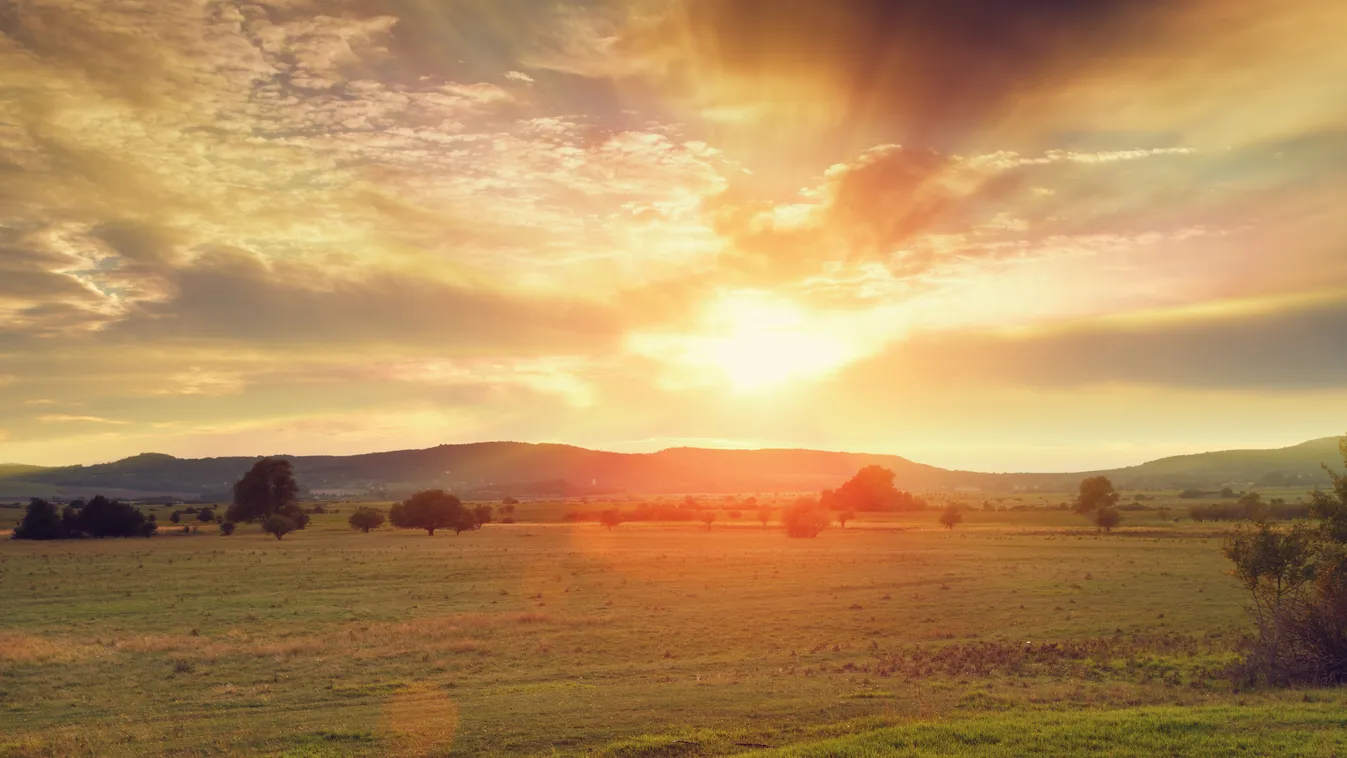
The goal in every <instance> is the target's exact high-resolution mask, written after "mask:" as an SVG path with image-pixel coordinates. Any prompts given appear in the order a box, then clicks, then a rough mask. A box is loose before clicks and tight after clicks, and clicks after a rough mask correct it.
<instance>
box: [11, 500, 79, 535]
mask: <svg viewBox="0 0 1347 758" xmlns="http://www.w3.org/2000/svg"><path fill="white" fill-rule="evenodd" d="M10 536H11V537H12V538H14V539H16V540H55V539H60V538H62V537H64V536H66V533H65V529H64V528H63V527H62V524H61V516H60V514H58V513H57V512H56V506H55V505H53V504H52V503H51V502H49V501H47V500H43V499H42V498H40V497H35V498H33V499H32V500H29V501H28V508H27V509H26V510H25V511H24V514H23V519H22V520H21V521H19V523H18V525H17V526H15V527H14V532H13V533H12V534H11V535H10Z"/></svg>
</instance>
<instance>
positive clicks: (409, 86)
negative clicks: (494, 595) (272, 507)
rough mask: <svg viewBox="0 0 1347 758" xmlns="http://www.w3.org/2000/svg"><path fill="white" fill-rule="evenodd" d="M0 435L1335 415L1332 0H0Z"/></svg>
mask: <svg viewBox="0 0 1347 758" xmlns="http://www.w3.org/2000/svg"><path fill="white" fill-rule="evenodd" d="M8 8H9V10H6V9H5V8H0V462H23V463H36V464H68V463H93V462H99V461H105V460H112V459H116V458H121V457H125V456H128V455H132V454H135V453H139V452H144V451H156V452H164V453H169V454H174V455H179V456H193V457H195V456H215V455H238V454H246V455H255V454H274V453H291V454H309V453H333V454H343V453H355V452H366V451H372V450H385V449H400V448H412V447H427V446H431V445H435V444H440V443H445V442H470V441H478V440H497V439H512V440H524V441H540V442H541V441H557V442H567V443H573V444H577V445H583V446H587V447H595V448H602V449H611V450H624V451H638V450H640V451H644V450H654V449H659V448H663V447H670V446H678V445H705V446H716V447H808V448H817V449H832V450H855V451H867V452H884V453H896V454H899V455H904V456H907V457H909V458H912V459H914V460H918V461H922V462H925V463H931V464H935V465H942V466H951V467H961V468H973V469H980V470H998V471H1004V470H1079V469H1089V468H1097V467H1105V466H1113V465H1123V464H1131V463H1136V462H1139V461H1142V460H1145V459H1149V458H1155V457H1160V456H1163V455H1169V454H1176V453H1185V452H1196V451H1201V450H1209V449H1219V448H1231V447H1271V446H1280V445H1287V444H1293V443H1296V442H1300V441H1303V440H1305V439H1308V438H1311V437H1319V436H1327V435H1330V434H1338V433H1341V432H1342V431H1343V428H1344V425H1345V422H1344V419H1347V339H1344V336H1343V335H1347V214H1344V213H1343V212H1342V207H1343V203H1344V201H1347V52H1345V51H1344V47H1343V45H1342V44H1341V40H1340V39H1339V37H1340V36H1341V30H1342V29H1343V28H1347V5H1344V4H1341V3H1331V2H1316V1H1314V0H1291V1H1290V2H1287V1H1286V0H1279V1H1276V2H1274V1H1272V0H1249V1H1248V2H1238V3H1232V2H1228V0H1222V1H1219V2H1218V1H1217V0H1178V1H1177V2H1134V1H1124V0H1082V1H1081V2H1075V3H1060V2H1055V1H1053V0H1025V1H1024V2H1018V3H986V2H963V1H960V0H946V1H944V2H933V1H932V2H927V1H926V0H913V2H908V3H897V2H883V1H881V0H836V1H835V2H827V3H823V2H813V1H812V0H772V1H769V0H661V1H660V2H654V1H653V0H652V1H650V2H640V1H637V2H631V1H623V0H584V1H581V0H576V1H575V2H551V1H548V2H542V1H533V0H478V1H474V0H118V1H117V2H111V1H108V2H102V1H99V0H91V1H85V0H14V2H12V3H11V4H10V5H9V6H8Z"/></svg>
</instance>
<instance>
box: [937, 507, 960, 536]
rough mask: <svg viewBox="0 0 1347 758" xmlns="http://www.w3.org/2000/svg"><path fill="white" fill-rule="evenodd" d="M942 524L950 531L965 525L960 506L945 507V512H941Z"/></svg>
mask: <svg viewBox="0 0 1347 758" xmlns="http://www.w3.org/2000/svg"><path fill="white" fill-rule="evenodd" d="M940 523H941V525H942V526H944V527H945V528H946V529H949V530H950V531H953V530H954V527H955V526H958V525H959V524H961V523H963V514H962V513H960V512H959V506H957V505H953V504H950V505H947V506H945V510H943V511H941V512H940Z"/></svg>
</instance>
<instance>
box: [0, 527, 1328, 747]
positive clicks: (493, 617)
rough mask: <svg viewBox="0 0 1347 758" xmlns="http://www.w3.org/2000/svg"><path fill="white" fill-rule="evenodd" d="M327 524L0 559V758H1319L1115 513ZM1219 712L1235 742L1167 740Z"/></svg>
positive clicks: (1293, 716) (1198, 552) (1195, 585)
mask: <svg viewBox="0 0 1347 758" xmlns="http://www.w3.org/2000/svg"><path fill="white" fill-rule="evenodd" d="M339 507H340V508H342V510H343V511H345V512H343V513H338V514H332V515H326V516H317V517H315V521H314V524H313V525H312V527H311V528H310V529H308V530H305V531H303V532H300V533H296V534H293V535H291V536H289V537H287V538H286V539H285V540H283V541H280V542H278V541H276V540H274V539H272V538H270V537H267V536H265V535H262V534H259V533H258V532H257V528H256V527H255V526H247V525H244V526H241V527H240V530H239V532H238V533H237V534H236V535H234V536H232V537H228V538H225V537H221V536H219V535H217V534H215V533H213V532H212V531H211V529H212V527H207V528H205V529H204V530H203V532H202V533H201V534H198V535H191V536H183V535H180V534H173V535H164V536H161V537H156V538H154V539H151V540H142V539H131V540H84V541H71V542H63V543H45V544H44V543H25V542H16V541H8V540H6V541H3V542H0V609H3V613H0V756H58V755H59V756H66V755H99V756H139V755H198V756H208V755H236V754H255V755H275V756H281V755H286V756H325V755H370V756H374V755H423V754H456V755H457V754H462V755H475V754H483V753H488V754H528V755H534V754H540V753H554V752H555V753H559V754H586V753H601V754H603V753H606V754H612V755H684V754H687V755H692V754H696V755H710V754H730V753H738V752H744V751H747V750H752V749H754V746H757V745H770V746H782V745H797V746H799V748H798V749H800V750H805V751H808V750H814V751H822V752H815V753H811V754H832V753H829V752H828V751H829V750H831V749H832V748H830V747H828V745H830V744H832V743H828V742H826V741H827V740H833V739H837V740H841V741H842V742H839V743H837V744H838V745H844V744H845V745H851V747H839V748H838V749H839V750H842V749H845V750H853V749H854V750H857V751H861V752H854V753H847V754H856V755H866V754H869V753H866V752H864V751H865V750H872V751H873V750H882V748H881V747H876V746H882V745H883V744H884V743H883V741H884V740H894V739H909V737H908V736H903V735H909V736H910V738H911V739H912V740H917V741H916V742H913V743H912V744H913V745H915V746H916V747H914V748H912V749H913V750H918V749H920V750H927V751H928V752H929V751H935V752H940V751H941V750H942V748H940V747H939V746H940V745H942V744H954V743H942V742H940V740H946V741H948V740H957V738H956V737H954V736H941V735H952V734H955V733H963V732H960V731H959V730H965V729H966V730H972V731H969V732H967V733H969V734H982V733H987V734H992V735H1002V736H1001V737H998V739H1002V740H1003V741H1002V742H997V743H987V744H985V745H983V744H981V743H979V744H976V745H972V746H968V747H969V749H973V748H976V749H979V750H993V749H1003V750H1009V751H1011V752H1006V753H995V752H982V753H977V752H974V753H968V754H971V755H984V754H985V755H1000V754H1007V755H1009V754H1014V750H1015V749H1016V748H1015V746H1016V745H1018V744H1019V743H1015V742H1014V741H1013V740H1014V739H1020V737H1019V736H1017V735H1019V734H1020V733H1022V732H1024V731H1025V730H1026V729H1029V730H1037V731H1038V732H1039V733H1041V734H1043V735H1045V737H1044V739H1048V738H1051V739H1054V740H1060V744H1061V745H1063V746H1066V747H1065V749H1067V750H1077V746H1088V745H1091V744H1095V742H1092V740H1096V741H1097V740H1104V739H1105V738H1106V736H1107V735H1109V734H1114V733H1115V732H1116V729H1115V727H1113V726H1110V724H1113V723H1114V722H1115V721H1120V722H1125V723H1135V725H1136V726H1135V728H1137V729H1140V730H1142V731H1147V730H1149V731H1154V732H1157V736H1155V737H1154V739H1156V740H1160V739H1162V738H1163V739H1174V740H1180V739H1182V740H1188V741H1190V742H1191V741H1192V740H1199V738H1201V739H1208V738H1209V739H1210V740H1213V741H1212V742H1210V744H1212V745H1214V746H1216V747H1217V748H1219V749H1217V750H1216V751H1215V752H1218V753H1219V752H1224V751H1225V749H1226V748H1227V747H1228V746H1229V745H1233V744H1235V743H1233V742H1230V740H1235V739H1237V738H1238V739H1245V740H1248V741H1249V744H1250V745H1254V746H1258V745H1262V746H1264V747H1265V748H1266V749H1267V750H1268V751H1271V752H1274V753H1275V752H1280V748H1281V746H1282V745H1284V744H1290V743H1289V742H1287V741H1288V740H1299V739H1301V737H1302V736H1304V735H1306V734H1310V733H1311V732H1313V734H1310V737H1306V738H1305V739H1307V740H1309V741H1308V742H1305V743H1304V744H1305V745H1307V746H1309V747H1307V748H1306V749H1312V750H1320V748H1323V747H1324V746H1331V743H1329V742H1326V741H1325V740H1326V739H1328V738H1327V737H1320V736H1315V735H1318V731H1319V730H1320V727H1319V726H1316V725H1318V724H1320V723H1321V720H1322V719H1326V718H1329V716H1328V715H1326V714H1327V712H1328V711H1331V710H1332V708H1334V707H1337V708H1340V707H1341V705H1342V701H1341V700H1340V699H1336V696H1335V695H1333V696H1330V695H1323V696H1322V697H1324V698H1326V700H1325V702H1324V703H1304V702H1302V699H1303V698H1304V697H1305V693H1283V694H1276V695H1268V696H1252V695H1248V694H1241V693H1236V692H1234V691H1232V689H1231V687H1230V685H1229V684H1228V682H1227V680H1226V679H1225V678H1224V677H1223V676H1222V671H1223V669H1224V668H1225V667H1226V666H1227V665H1228V664H1229V663H1230V661H1231V660H1233V657H1234V655H1235V652H1234V651H1235V647H1236V644H1237V640H1238V638H1239V637H1240V635H1241V634H1243V632H1244V629H1245V621H1244V619H1243V617H1242V612H1241V610H1240V606H1239V596H1238V593H1237V591H1236V588H1235V586H1234V585H1233V582H1232V581H1231V580H1230V579H1229V578H1228V577H1226V576H1225V575H1224V571H1225V568H1226V567H1225V562H1224V559H1223V558H1222V557H1221V555H1220V552H1219V549H1218V547H1219V538H1220V533H1219V530H1220V529H1221V528H1222V527H1219V526H1216V527H1214V526H1212V525H1210V524H1192V523H1190V522H1184V523H1183V524H1178V525H1175V524H1171V523H1163V522H1160V521H1159V520H1158V519H1155V518H1154V517H1153V516H1151V519H1152V520H1151V521H1150V522H1148V521H1147V520H1146V518H1145V514H1138V515H1137V517H1136V518H1135V519H1132V520H1131V521H1130V522H1129V523H1132V524H1133V526H1131V527H1130V528H1129V529H1127V530H1125V532H1124V533H1122V534H1115V535H1112V536H1106V537H1105V536H1099V535H1097V534H1095V533H1094V532H1093V531H1092V530H1087V529H1085V528H1083V527H1082V526H1081V523H1082V521H1081V519H1080V518H1079V517H1078V516H1074V515H1072V514H1069V513H1063V512H1057V511H1023V512H982V511H977V512H971V513H969V514H968V520H967V523H966V524H965V525H964V526H962V527H960V528H959V529H957V530H955V531H954V532H952V533H951V532H947V531H945V530H943V529H938V528H935V525H934V520H935V517H936V514H935V513H924V514H915V515H911V514H909V515H901V516H894V517H889V518H883V519H874V520H869V521H862V522H861V523H856V524H854V525H853V526H849V527H848V528H847V529H846V530H840V529H835V528H834V529H831V530H829V531H827V532H825V533H824V534H823V535H822V536H821V537H820V538H818V539H816V540H790V539H787V538H785V537H784V536H783V534H782V533H781V532H780V530H779V529H766V530H764V529H762V528H760V527H758V526H757V524H756V523H753V522H751V519H749V518H745V519H743V520H742V521H741V522H740V523H738V524H732V523H731V522H728V521H721V522H718V523H717V525H716V527H715V528H713V529H711V530H709V531H708V530H706V529H703V528H702V527H700V525H691V524H689V525H655V524H629V525H623V526H621V527H619V528H618V529H616V530H614V531H612V532H608V531H605V530H603V529H601V528H599V527H598V526H595V525H592V524H581V525H567V524H514V525H491V526H488V527H487V528H484V529H482V530H481V531H479V532H473V533H465V534H463V535H461V536H458V537H455V536H454V535H453V534H452V533H448V534H441V535H436V536H435V537H433V538H432V537H427V536H426V535H425V534H424V532H421V533H416V532H401V531H392V530H388V529H384V530H380V531H378V532H375V533H372V534H368V535H364V534H359V533H354V532H351V531H350V530H348V529H346V528H345V524H344V519H345V517H346V515H347V513H349V508H350V506H349V505H343V506H339ZM532 507H534V508H536V509H538V510H539V512H540V513H541V509H542V508H544V506H543V505H537V506H532ZM548 507H551V506H548ZM558 507H560V506H558ZM161 510H164V512H161V514H160V520H161V521H165V520H166V515H167V513H166V510H167V509H161ZM746 516H747V514H746ZM744 522H748V523H744ZM1026 642H1028V643H1030V644H1029V645H1028V646H1027V649H1028V652H1026V646H1025V643H1026ZM1054 645H1056V646H1057V647H1052V646H1054ZM1309 696H1310V697H1311V699H1313V698H1316V697H1320V695H1318V694H1315V693H1310V695H1309ZM1246 701H1247V702H1246ZM1241 702H1246V705H1240V703H1241ZM1222 708H1229V709H1235V710H1230V711H1228V717H1229V718H1232V719H1235V718H1236V717H1238V718H1244V719H1245V720H1244V721H1238V720H1237V721H1236V722H1235V723H1238V724H1244V725H1245V726H1241V727H1239V728H1237V729H1236V730H1234V731H1233V732H1230V733H1217V734H1209V735H1208V737H1201V735H1202V734H1206V733H1204V732H1203V731H1202V730H1201V729H1198V728H1196V727H1194V728H1193V729H1192V730H1190V731H1191V733H1192V735H1198V736H1191V735H1190V736H1184V735H1185V734H1188V732H1185V731H1183V730H1179V732H1175V733H1174V734H1170V732H1172V731H1173V730H1174V728H1172V727H1170V726H1165V724H1167V723H1169V722H1167V721H1165V719H1167V718H1169V716H1167V715H1165V714H1170V715H1176V714H1177V715H1181V714H1186V713H1191V714H1193V716H1192V718H1194V719H1198V721H1199V722H1200V723H1207V721H1202V719H1207V720H1211V719H1216V720H1219V719H1222V718H1226V717H1227V715H1222V714H1227V711H1222V710H1220V709H1222ZM1240 708H1249V709H1253V710H1251V711H1247V712H1246V711H1241V710H1238V709H1240ZM1321 712H1322V713H1321ZM1129 714H1130V715H1129ZM1202 714H1207V715H1205V716H1204V715H1202ZM1240 714H1244V715H1243V716H1241V715H1240ZM1260 714H1261V715H1260ZM1281 714H1286V715H1285V718H1283V716H1282V715H1281ZM1316 714H1317V715H1316ZM1246 716H1247V718H1245V717H1246ZM1176 717H1177V716H1176ZM1259 719H1262V720H1261V721H1260V720H1259ZM1316 719H1320V720H1316ZM1184 723H1186V722H1184ZM1323 723H1327V722H1323ZM1152 727H1154V728H1153V729H1152ZM904 730H907V731H904ZM913 730H915V731H913ZM951 730H952V731H951ZM1110 730H1112V731H1110ZM1167 730H1168V731H1167ZM1288 730H1289V731H1288ZM1092 735H1093V736H1092ZM1101 735H1102V736H1101ZM1165 735H1168V736H1165ZM1287 735H1291V736H1287ZM1311 737H1312V739H1311ZM848 741H851V742H848ZM895 744H896V743H895ZM1053 744H1058V743H1053ZM1098 744H1101V745H1106V744H1107V743H1106V742H1099V743H1098ZM1136 744H1138V745H1142V744H1150V743H1144V742H1136ZM1154 744H1156V745H1161V747H1160V748H1157V749H1158V750H1159V751H1160V752H1161V753H1164V752H1165V750H1167V749H1168V748H1167V747H1164V745H1166V744H1168V743H1162V742H1157V743H1154ZM1175 744H1176V745H1177V744H1178V743H1175ZM1186 744H1187V743H1184V745H1186ZM998 745H1003V746H1006V747H997V746H998ZM1236 747H1238V746H1236ZM1080 749H1081V750H1084V748H1080ZM1186 749H1187V748H1186V747H1184V746H1183V745H1179V746H1178V747H1175V748H1174V750H1175V751H1179V750H1186ZM1232 749H1234V748H1232ZM1045 750H1046V752H1053V753H1056V752H1062V751H1058V750H1048V749H1046V748H1045ZM1101 750H1106V748H1101ZM1250 750H1253V748H1250ZM876 754H878V753H876ZM886 754H887V753H886ZM912 754H913V755H921V754H924V753H921V752H914V753H912ZM1019 754H1023V753H1022V752H1021V753H1019ZM1085 754H1089V753H1088V751H1087V752H1086V753H1085ZM1119 754H1125V753H1119ZM1179 754H1181V753H1179ZM1308 754H1316V755H1318V754H1327V753H1324V752H1322V751H1321V752H1316V753H1308Z"/></svg>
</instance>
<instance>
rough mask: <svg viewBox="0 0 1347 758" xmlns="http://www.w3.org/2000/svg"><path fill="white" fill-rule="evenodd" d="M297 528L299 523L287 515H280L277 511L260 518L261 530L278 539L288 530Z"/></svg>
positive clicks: (287, 532)
mask: <svg viewBox="0 0 1347 758" xmlns="http://www.w3.org/2000/svg"><path fill="white" fill-rule="evenodd" d="M298 528H299V525H298V524H296V523H295V522H294V520H293V519H291V518H289V517H288V516H282V515H281V514H279V513H273V514H271V515H270V516H267V517H266V518H264V519H262V531H264V532H266V533H267V534H270V535H272V536H274V537H275V538H276V539H280V538H282V537H284V536H285V535H287V534H289V533H290V532H293V531H295V530H296V529H298Z"/></svg>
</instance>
